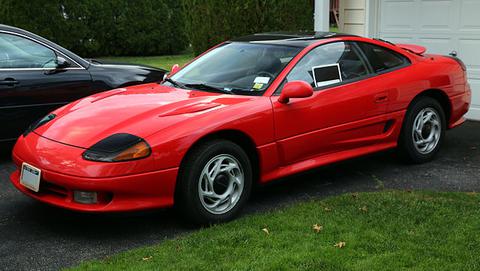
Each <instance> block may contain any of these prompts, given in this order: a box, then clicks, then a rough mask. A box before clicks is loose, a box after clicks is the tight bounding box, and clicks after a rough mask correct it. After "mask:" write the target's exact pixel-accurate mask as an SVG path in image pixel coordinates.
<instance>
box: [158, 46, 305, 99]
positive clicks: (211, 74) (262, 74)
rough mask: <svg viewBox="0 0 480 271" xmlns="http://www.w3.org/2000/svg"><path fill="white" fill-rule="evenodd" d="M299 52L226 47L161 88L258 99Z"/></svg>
mask: <svg viewBox="0 0 480 271" xmlns="http://www.w3.org/2000/svg"><path fill="white" fill-rule="evenodd" d="M300 50H301V48H297V47H289V46H282V45H269V44H258V43H257V44H254V43H242V42H234V43H227V44H224V45H222V46H219V47H217V48H215V49H213V50H212V51H210V52H208V53H207V54H205V55H203V56H202V57H200V58H198V59H197V60H195V61H194V62H192V63H191V64H189V65H188V66H186V67H185V68H183V69H182V70H180V71H179V72H178V73H176V74H175V75H173V76H172V77H171V80H169V81H167V82H165V84H169V85H176V86H177V87H178V86H182V87H186V88H192V89H200V90H205V91H215V92H225V93H234V94H243V95H261V94H262V93H263V92H264V91H265V90H266V89H267V88H268V86H269V85H270V83H271V82H272V81H273V80H274V79H275V78H276V77H277V76H278V74H280V72H281V71H282V70H283V68H285V66H286V65H287V64H288V63H289V62H290V60H292V58H293V57H294V56H295V55H297V54H298V53H299V52H300ZM174 83H176V84H174Z"/></svg>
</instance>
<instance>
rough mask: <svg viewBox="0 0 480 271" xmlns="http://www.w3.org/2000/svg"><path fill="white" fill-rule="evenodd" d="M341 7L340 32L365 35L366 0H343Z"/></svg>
mask: <svg viewBox="0 0 480 271" xmlns="http://www.w3.org/2000/svg"><path fill="white" fill-rule="evenodd" d="M339 9H340V11H339V13H340V25H339V30H340V32H343V33H348V34H354V35H360V36H364V35H365V23H366V0H341V1H340V7H339Z"/></svg>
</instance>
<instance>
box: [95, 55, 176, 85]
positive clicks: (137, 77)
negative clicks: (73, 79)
mask: <svg viewBox="0 0 480 271" xmlns="http://www.w3.org/2000/svg"><path fill="white" fill-rule="evenodd" d="M88 70H89V72H90V74H91V75H92V79H93V81H94V82H105V83H106V84H107V86H105V88H107V89H112V88H118V87H126V86H131V85H137V84H140V83H152V82H160V81H162V80H163V77H164V75H165V73H166V72H167V71H166V70H163V69H159V68H155V67H150V66H144V65H136V64H121V63H102V64H98V63H96V62H95V61H93V62H90V66H89V67H88Z"/></svg>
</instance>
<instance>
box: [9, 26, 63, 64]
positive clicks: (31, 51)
mask: <svg viewBox="0 0 480 271" xmlns="http://www.w3.org/2000/svg"><path fill="white" fill-rule="evenodd" d="M55 62H56V54H55V52H54V51H53V50H51V49H49V48H47V47H45V46H43V45H40V44H38V43H36V42H34V41H31V40H29V39H26V38H23V37H19V36H16V35H10V34H5V33H0V69H26V68H55V67H56V63H55Z"/></svg>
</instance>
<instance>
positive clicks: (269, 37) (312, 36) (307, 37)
mask: <svg viewBox="0 0 480 271" xmlns="http://www.w3.org/2000/svg"><path fill="white" fill-rule="evenodd" d="M345 36H347V37H355V36H354V35H349V34H342V33H335V32H313V31H310V32H269V33H259V34H253V35H248V36H243V37H239V38H234V39H231V40H230V41H233V42H253V43H266V44H281V45H291V46H298V47H306V46H308V45H310V44H312V43H313V42H315V41H317V40H319V39H326V38H335V37H345Z"/></svg>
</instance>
